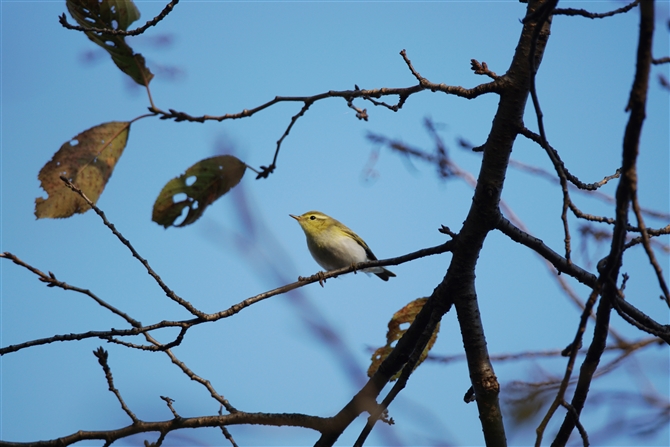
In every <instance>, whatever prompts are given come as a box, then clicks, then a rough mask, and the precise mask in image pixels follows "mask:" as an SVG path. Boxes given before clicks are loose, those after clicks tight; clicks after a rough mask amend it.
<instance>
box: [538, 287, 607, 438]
mask: <svg viewBox="0 0 670 447" xmlns="http://www.w3.org/2000/svg"><path fill="white" fill-rule="evenodd" d="M598 294H599V289H595V290H593V291H592V292H591V295H590V296H589V299H588V300H587V301H586V306H585V308H584V311H583V312H582V315H581V317H580V319H579V325H578V327H577V333H576V334H575V337H574V339H573V340H572V343H571V344H570V345H571V346H572V349H571V350H570V358H569V359H568V364H567V365H566V367H565V373H564V374H563V380H561V384H560V387H559V390H558V393H556V397H555V398H554V400H553V402H552V403H551V405H550V406H549V409H548V410H547V413H546V414H545V416H544V418H543V419H542V422H540V425H538V427H537V429H536V430H535V432H536V434H537V437H536V438H535V447H540V446H541V445H542V437H543V436H544V431H545V429H546V428H547V424H548V423H549V421H550V420H551V418H552V417H553V415H554V413H555V412H556V410H557V409H558V407H559V406H560V403H561V402H563V401H564V400H565V392H566V390H567V389H568V385H569V383H570V377H571V376H572V370H573V368H574V365H575V360H576V359H577V353H578V352H579V349H578V347H579V346H580V345H581V343H582V337H583V336H584V332H585V331H586V323H587V322H588V318H589V315H590V314H591V309H593V305H594V304H595V303H596V299H598Z"/></svg>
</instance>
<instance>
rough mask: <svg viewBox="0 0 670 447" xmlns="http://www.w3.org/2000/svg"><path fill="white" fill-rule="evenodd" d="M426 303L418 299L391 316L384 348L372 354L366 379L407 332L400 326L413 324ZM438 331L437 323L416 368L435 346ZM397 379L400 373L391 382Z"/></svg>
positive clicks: (425, 299) (374, 371) (424, 300)
mask: <svg viewBox="0 0 670 447" xmlns="http://www.w3.org/2000/svg"><path fill="white" fill-rule="evenodd" d="M426 301H428V298H418V299H416V300H414V301H412V302H411V303H409V304H407V305H405V307H403V308H402V309H400V310H399V311H398V312H396V313H394V314H393V318H391V321H389V324H388V331H387V332H386V346H383V347H381V348H379V349H377V350H376V351H375V352H374V354H372V363H371V364H370V367H369V368H368V377H372V376H373V375H374V373H376V372H377V370H378V369H379V365H381V364H382V362H383V361H384V360H385V359H386V357H388V356H389V354H390V353H391V351H393V346H392V345H393V344H394V343H395V342H397V341H398V340H400V338H401V337H402V336H403V335H404V334H405V332H407V328H405V329H400V326H401V325H403V324H404V325H406V326H407V327H409V325H410V324H412V322H414V319H415V318H416V316H417V314H418V313H419V311H420V310H421V309H422V308H423V306H424V304H426ZM439 330H440V324H439V323H438V325H437V327H436V328H435V332H433V335H432V336H431V337H430V340H429V341H428V344H427V345H426V348H425V349H424V350H423V352H422V353H421V357H420V358H419V361H418V362H417V364H416V367H418V366H419V365H420V364H421V362H423V361H424V360H425V359H426V357H428V352H429V351H430V349H431V348H432V347H433V345H434V344H435V340H437V333H438V332H439ZM398 377H400V372H398V373H397V374H396V375H395V376H393V377H392V378H391V380H397V379H398Z"/></svg>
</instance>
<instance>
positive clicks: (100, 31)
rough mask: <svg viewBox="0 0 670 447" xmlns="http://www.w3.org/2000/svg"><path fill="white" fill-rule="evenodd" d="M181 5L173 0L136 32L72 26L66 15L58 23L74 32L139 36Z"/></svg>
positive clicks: (59, 18) (176, 0)
mask: <svg viewBox="0 0 670 447" xmlns="http://www.w3.org/2000/svg"><path fill="white" fill-rule="evenodd" d="M177 3H179V0H171V1H170V3H168V4H167V5H165V8H163V10H162V11H161V12H160V14H158V15H157V16H156V17H154V18H153V19H151V20H149V21H148V22H147V23H145V24H144V25H143V26H141V27H139V28H136V29H134V30H130V31H126V30H122V29H112V28H94V27H90V28H89V27H85V26H78V25H70V23H68V21H67V18H66V17H65V13H63V14H61V15H60V16H59V17H58V21H59V22H60V24H61V25H63V27H65V28H67V29H71V30H74V31H83V32H87V33H98V34H109V35H113V36H137V35H140V34H142V33H143V32H145V31H146V30H147V29H148V28H150V27H152V26H156V24H158V22H160V21H161V20H163V19H164V18H165V17H166V16H167V15H168V14H170V12H171V11H172V9H173V8H174V7H175V5H176V4H177Z"/></svg>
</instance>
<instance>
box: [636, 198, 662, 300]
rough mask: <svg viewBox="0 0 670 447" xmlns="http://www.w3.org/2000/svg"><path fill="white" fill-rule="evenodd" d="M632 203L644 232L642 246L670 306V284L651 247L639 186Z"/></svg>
mask: <svg viewBox="0 0 670 447" xmlns="http://www.w3.org/2000/svg"><path fill="white" fill-rule="evenodd" d="M632 203H633V211H634V212H635V217H637V226H638V227H639V228H640V233H641V234H642V246H643V247H644V251H645V252H646V253H647V257H649V262H650V263H651V265H652V266H653V267H654V272H655V273H656V277H657V278H658V283H659V285H660V286H661V290H662V291H663V297H662V298H664V299H665V302H666V304H667V305H668V306H670V291H668V285H667V284H666V283H665V279H664V278H663V269H661V266H660V265H658V261H657V260H656V255H654V250H652V249H651V245H650V243H649V234H648V233H647V228H646V226H645V223H644V218H643V217H642V213H641V211H640V203H639V202H638V199H637V188H633V200H632Z"/></svg>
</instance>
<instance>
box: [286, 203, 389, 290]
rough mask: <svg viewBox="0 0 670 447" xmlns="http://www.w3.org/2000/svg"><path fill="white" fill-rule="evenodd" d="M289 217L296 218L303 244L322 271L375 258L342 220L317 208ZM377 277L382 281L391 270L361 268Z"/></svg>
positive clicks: (386, 279)
mask: <svg viewBox="0 0 670 447" xmlns="http://www.w3.org/2000/svg"><path fill="white" fill-rule="evenodd" d="M289 216H291V217H292V218H294V219H295V220H297V221H298V223H299V224H300V226H301V227H302V230H303V231H304V232H305V237H306V238H307V247H308V248H309V252H310V253H311V254H312V257H313V258H314V260H315V261H316V262H317V263H318V264H319V265H320V266H321V267H323V268H324V269H326V270H335V269H339V268H342V267H349V266H350V265H352V264H357V263H359V262H365V261H375V260H377V257H376V256H375V255H374V253H372V250H370V247H368V244H366V243H365V241H364V240H363V239H361V238H360V237H359V236H358V235H357V234H356V233H354V232H353V231H351V230H350V229H349V228H348V227H347V226H346V225H344V224H343V223H341V222H339V221H337V220H335V219H333V218H332V217H330V216H327V215H325V214H323V213H321V212H319V211H309V212H307V213H305V214H303V215H302V216H294V215H293V214H289ZM363 271H365V272H371V273H374V274H375V275H377V276H379V277H380V278H381V279H383V280H384V281H388V279H389V278H390V277H392V276H395V273H393V272H391V271H389V270H387V269H385V268H384V267H373V268H370V269H365V270H363Z"/></svg>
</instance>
